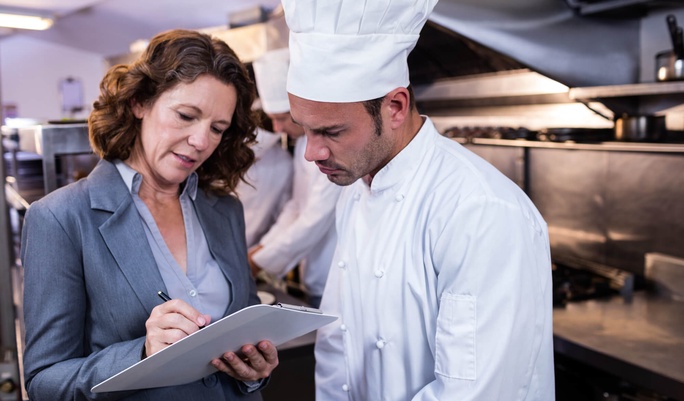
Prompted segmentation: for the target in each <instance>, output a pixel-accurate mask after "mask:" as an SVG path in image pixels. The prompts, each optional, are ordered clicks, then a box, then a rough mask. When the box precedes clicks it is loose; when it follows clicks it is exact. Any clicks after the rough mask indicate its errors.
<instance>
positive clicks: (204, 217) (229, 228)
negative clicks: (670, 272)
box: [195, 189, 251, 313]
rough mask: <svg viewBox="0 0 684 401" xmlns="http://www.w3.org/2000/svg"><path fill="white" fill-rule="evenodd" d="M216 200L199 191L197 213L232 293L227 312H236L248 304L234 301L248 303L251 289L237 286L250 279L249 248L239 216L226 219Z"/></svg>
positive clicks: (210, 247)
mask: <svg viewBox="0 0 684 401" xmlns="http://www.w3.org/2000/svg"><path fill="white" fill-rule="evenodd" d="M216 202H217V199H216V198H215V197H213V196H207V195H206V194H205V193H204V191H202V190H201V189H198V191H197V198H196V201H195V210H196V211H197V216H198V218H199V220H200V223H201V224H202V228H203V229H204V234H205V237H206V239H207V243H208V245H209V250H210V251H211V253H212V255H213V256H214V258H215V259H216V261H217V262H218V265H219V267H220V268H221V270H222V271H223V274H224V276H225V277H226V280H227V281H228V285H229V286H230V291H231V294H232V299H231V302H230V303H229V305H228V310H227V313H232V312H234V311H237V310H239V309H241V308H243V307H245V306H246V305H245V304H243V303H242V302H235V300H246V299H248V297H249V291H250V288H243V287H236V286H235V283H245V282H249V281H250V280H251V277H250V274H251V273H250V271H249V267H248V266H249V264H248V262H247V251H246V249H247V246H246V243H245V238H244V233H240V230H239V227H241V225H240V224H239V222H237V221H232V220H231V218H235V219H237V216H238V214H237V213H235V214H234V215H232V216H230V217H229V216H226V215H224V214H222V213H221V212H220V211H219V210H218V208H217V207H216Z"/></svg>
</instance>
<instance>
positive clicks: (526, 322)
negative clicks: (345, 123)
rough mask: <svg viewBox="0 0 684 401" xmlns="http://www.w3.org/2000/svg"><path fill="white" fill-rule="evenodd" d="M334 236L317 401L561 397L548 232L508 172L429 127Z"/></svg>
mask: <svg viewBox="0 0 684 401" xmlns="http://www.w3.org/2000/svg"><path fill="white" fill-rule="evenodd" d="M337 226H338V235H339V242H338V244H339V245H338V248H337V250H336V252H335V256H334V259H333V264H332V267H331V270H330V274H329V278H328V285H327V287H326V292H325V294H324V296H323V302H322V305H321V308H322V309H323V310H324V311H325V312H326V313H330V314H333V315H338V316H340V319H339V320H337V321H336V322H334V323H332V324H330V325H327V326H325V327H323V328H321V329H319V331H318V336H317V343H316V348H315V353H316V399H317V400H318V401H328V400H355V401H363V400H386V401H406V400H449V401H453V400H458V401H475V400H477V401H496V400H505V401H515V400H526V401H531V400H535V401H552V400H554V398H555V395H554V376H553V374H554V373H553V372H554V365H553V343H552V341H553V340H552V292H551V261H550V251H549V242H548V234H547V228H546V223H545V222H544V221H543V220H542V217H541V216H540V214H539V213H538V211H537V210H536V208H535V207H534V206H533V204H532V203H531V201H530V200H529V199H528V198H527V196H526V195H525V194H524V193H523V192H522V191H521V190H520V188H518V187H517V186H516V185H515V184H514V183H512V182H511V181H510V180H508V179H507V178H506V177H505V176H504V175H503V174H501V173H500V172H499V171H497V170H496V169H495V168H494V167H492V166H491V165H489V164H488V163H487V162H485V161H484V160H482V159H481V158H479V157H478V156H476V155H475V154H473V153H472V152H470V151H468V150H467V149H465V148H464V147H462V146H461V145H459V144H458V143H456V142H455V141H452V140H450V139H447V138H445V137H443V136H441V135H440V134H439V133H438V132H437V131H436V129H435V128H434V126H433V124H432V122H431V121H430V120H429V119H426V121H425V123H424V124H423V127H422V128H421V130H420V131H419V133H418V134H417V136H416V137H415V138H414V139H413V140H412V141H411V142H410V143H409V145H408V146H407V147H406V148H405V149H404V150H402V152H400V153H399V154H398V155H397V156H396V157H395V158H394V159H393V160H392V161H390V163H389V164H388V165H387V166H386V167H384V168H383V169H382V170H381V171H380V172H378V174H377V175H376V176H375V178H374V179H373V181H372V186H371V188H370V189H369V188H368V186H367V185H366V184H365V183H364V182H363V181H362V180H359V181H357V182H356V183H355V184H353V185H352V186H349V187H346V188H345V189H344V190H343V193H342V195H341V197H340V202H339V204H338V210H337Z"/></svg>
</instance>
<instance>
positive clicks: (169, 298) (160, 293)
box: [157, 291, 171, 302]
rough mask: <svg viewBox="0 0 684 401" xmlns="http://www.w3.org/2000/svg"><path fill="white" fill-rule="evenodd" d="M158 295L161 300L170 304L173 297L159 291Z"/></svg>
mask: <svg viewBox="0 0 684 401" xmlns="http://www.w3.org/2000/svg"><path fill="white" fill-rule="evenodd" d="M157 295H159V298H161V299H162V300H163V301H164V302H168V301H170V300H171V297H170V296H168V295H166V293H165V292H164V291H157Z"/></svg>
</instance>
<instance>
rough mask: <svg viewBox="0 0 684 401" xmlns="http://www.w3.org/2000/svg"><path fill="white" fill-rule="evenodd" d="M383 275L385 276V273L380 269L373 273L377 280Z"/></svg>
mask: <svg viewBox="0 0 684 401" xmlns="http://www.w3.org/2000/svg"><path fill="white" fill-rule="evenodd" d="M384 275H385V272H384V271H382V270H380V269H378V270H376V271H375V277H377V278H382V276H384Z"/></svg>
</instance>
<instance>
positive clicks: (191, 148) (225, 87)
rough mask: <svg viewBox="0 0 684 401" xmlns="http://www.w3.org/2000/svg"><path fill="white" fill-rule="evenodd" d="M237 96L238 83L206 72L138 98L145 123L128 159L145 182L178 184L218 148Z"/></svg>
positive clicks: (162, 185)
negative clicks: (147, 100)
mask: <svg viewBox="0 0 684 401" xmlns="http://www.w3.org/2000/svg"><path fill="white" fill-rule="evenodd" d="M236 102H237V91H236V90H235V87H234V86H233V85H229V84H225V83H223V82H221V81H219V80H218V79H216V78H214V77H212V76H209V75H202V76H200V77H198V78H197V79H196V80H195V81H194V82H191V83H180V84H178V85H176V86H175V87H174V88H172V89H170V90H168V91H166V92H164V93H162V95H161V96H160V97H159V98H158V99H157V100H156V101H155V102H154V103H151V104H144V105H141V104H134V106H133V112H134V114H135V116H136V117H137V118H139V119H141V120H142V124H141V132H140V138H139V139H140V140H139V141H137V142H136V145H135V146H136V149H134V151H133V152H132V153H131V157H130V158H129V159H128V160H127V161H126V162H127V164H129V165H130V166H131V167H132V168H133V169H135V170H136V171H138V172H139V173H140V174H142V175H143V177H144V180H143V182H144V183H145V184H146V185H153V186H155V187H156V188H157V189H171V190H175V189H177V187H178V185H180V184H181V183H182V182H183V181H185V179H186V178H188V176H189V175H190V174H191V173H192V172H193V171H195V170H197V168H198V167H199V166H200V165H202V163H204V161H205V160H207V159H208V158H209V156H211V154H212V153H213V152H214V150H216V147H217V146H218V145H219V143H220V142H221V137H222V135H223V132H224V131H225V130H227V129H228V127H230V123H231V119H232V117H233V112H234V111H235V105H236Z"/></svg>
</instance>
